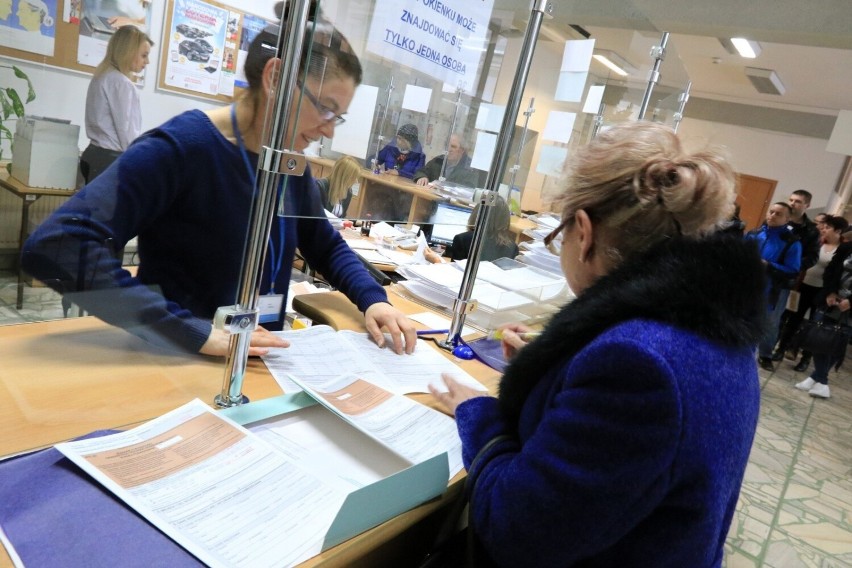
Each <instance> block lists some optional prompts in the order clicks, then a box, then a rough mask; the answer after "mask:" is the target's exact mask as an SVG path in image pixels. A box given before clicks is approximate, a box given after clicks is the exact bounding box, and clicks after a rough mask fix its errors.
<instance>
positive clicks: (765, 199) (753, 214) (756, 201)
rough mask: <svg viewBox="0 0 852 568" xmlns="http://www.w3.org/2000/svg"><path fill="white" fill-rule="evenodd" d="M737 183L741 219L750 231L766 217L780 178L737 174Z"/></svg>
mask: <svg viewBox="0 0 852 568" xmlns="http://www.w3.org/2000/svg"><path fill="white" fill-rule="evenodd" d="M737 185H738V188H739V193H738V195H737V204H738V205H739V206H740V219H742V220H743V221H745V224H746V230H747V231H750V230H752V229H755V228H757V227H759V226H760V225H761V224H763V221H764V220H765V219H766V211H767V210H768V209H769V204H770V202H771V201H772V194H774V193H775V186H776V185H778V180H774V179H766V178H760V177H756V176H750V175H747V174H737ZM776 201H777V200H776ZM785 201H786V200H785Z"/></svg>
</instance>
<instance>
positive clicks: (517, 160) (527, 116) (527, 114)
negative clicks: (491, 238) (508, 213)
mask: <svg viewBox="0 0 852 568" xmlns="http://www.w3.org/2000/svg"><path fill="white" fill-rule="evenodd" d="M534 112H535V97H532V98H531V99H530V106H529V107H528V108H527V110H525V111H524V117H525V118H524V129H523V130H522V131H521V143H520V144H518V155H517V156H516V157H515V163H514V164H512V177H511V178H510V179H509V199H511V198H512V189H513V188H514V187H515V176H517V175H518V170H519V169H520V167H521V154H522V153H523V151H524V144H526V143H527V132H528V131H529V124H530V117H531V116H532V114H533V113H534ZM523 196H524V194H523V192H521V197H522V198H523ZM518 206H520V203H518Z"/></svg>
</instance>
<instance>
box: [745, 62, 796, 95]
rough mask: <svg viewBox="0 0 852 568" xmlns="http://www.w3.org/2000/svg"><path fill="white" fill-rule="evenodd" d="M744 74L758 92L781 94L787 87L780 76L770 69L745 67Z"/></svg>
mask: <svg viewBox="0 0 852 568" xmlns="http://www.w3.org/2000/svg"><path fill="white" fill-rule="evenodd" d="M745 74H746V76H747V77H748V79H749V81H751V84H752V85H754V88H755V89H757V92H758V93H763V94H765V95H783V94H784V93H785V92H786V91H787V89H786V88H785V87H784V83H782V82H781V78H780V77H779V76H778V74H777V73H775V71H774V70H772V69H760V68H758V67H746V68H745Z"/></svg>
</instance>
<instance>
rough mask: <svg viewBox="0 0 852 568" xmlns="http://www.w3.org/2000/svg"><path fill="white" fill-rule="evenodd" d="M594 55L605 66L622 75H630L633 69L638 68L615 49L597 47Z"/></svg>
mask: <svg viewBox="0 0 852 568" xmlns="http://www.w3.org/2000/svg"><path fill="white" fill-rule="evenodd" d="M592 57H594V58H595V59H596V60H597V61H598V62H599V63H601V64H602V65H604V66H605V67H607V68H609V69H610V70H611V71H612V72H614V73H616V74H618V75H621V76H622V77H626V76H627V75H630V72H631V71H635V70H636V68H635V67H633V65H631V64H630V63H629V62H628V61H627V60H626V59H624V58H623V57H621V56H620V55H619V54H617V53H615V52H614V51H609V50H606V49H596V50H595V52H594V53H593V54H592Z"/></svg>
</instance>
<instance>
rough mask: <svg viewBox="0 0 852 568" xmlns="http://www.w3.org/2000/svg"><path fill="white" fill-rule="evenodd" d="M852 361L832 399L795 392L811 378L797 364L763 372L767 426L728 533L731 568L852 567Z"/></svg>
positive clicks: (833, 383)
mask: <svg viewBox="0 0 852 568" xmlns="http://www.w3.org/2000/svg"><path fill="white" fill-rule="evenodd" d="M851 351H852V350H851ZM850 359H852V356H847V358H846V362H845V363H844V365H843V367H841V369H840V371H839V372H836V373H835V372H832V373H831V375H829V386H830V387H831V398H830V399H828V400H822V399H814V398H811V397H810V396H808V394H807V393H805V392H802V391H799V390H796V389H795V388H793V385H794V384H795V383H796V382H798V381H801V380H802V379H804V378H805V377H806V376H807V373H796V372H795V371H793V368H792V367H793V363H792V362H790V361H786V360H785V361H783V362H781V363H777V364H776V370H775V372H774V373H769V372H767V371H764V370H760V377H761V390H762V396H761V409H760V421H759V423H758V428H757V436H756V438H755V441H754V446H753V447H752V451H751V458H750V460H749V466H748V469H747V470H746V476H745V483H744V484H743V489H742V492H741V494H740V501H739V505H738V507H737V513H736V516H735V517H734V522H733V524H732V526H731V531H730V533H729V534H728V542H727V546H726V553H727V554H726V559H725V566H727V567H728V568H742V567H748V568H752V567H758V566H759V567H766V568H793V567H798V566H806V567H817V566H818V567H840V566H850V567H852V420H850V418H852V413H850V410H852V388H850V382H852V381H850V374H852V360H850ZM812 369H813V367H812V368H811V370H812Z"/></svg>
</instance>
